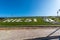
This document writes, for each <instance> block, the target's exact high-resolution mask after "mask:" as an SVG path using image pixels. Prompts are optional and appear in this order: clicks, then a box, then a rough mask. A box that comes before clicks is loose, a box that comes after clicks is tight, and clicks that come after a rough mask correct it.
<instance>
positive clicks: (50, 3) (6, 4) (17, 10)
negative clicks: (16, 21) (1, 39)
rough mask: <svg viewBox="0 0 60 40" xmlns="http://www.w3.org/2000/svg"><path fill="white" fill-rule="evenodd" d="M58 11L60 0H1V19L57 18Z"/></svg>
mask: <svg viewBox="0 0 60 40" xmlns="http://www.w3.org/2000/svg"><path fill="white" fill-rule="evenodd" d="M58 9H60V0H0V17H11V16H12V17H20V16H56V12H57V10H58ZM59 15H60V14H59Z"/></svg>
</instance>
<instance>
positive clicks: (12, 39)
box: [0, 27, 60, 40]
mask: <svg viewBox="0 0 60 40" xmlns="http://www.w3.org/2000/svg"><path fill="white" fill-rule="evenodd" d="M57 28H58V27H55V28H53V27H47V28H45V27H43V28H42V27H41V28H37V29H18V30H0V40H24V39H30V38H38V37H46V36H47V35H49V34H50V33H52V32H53V31H55V30H56V29H57ZM56 35H57V36H58V35H60V30H58V31H57V32H56V33H54V34H53V35H51V36H56Z"/></svg>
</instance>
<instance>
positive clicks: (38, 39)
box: [26, 36, 60, 40]
mask: <svg viewBox="0 0 60 40" xmlns="http://www.w3.org/2000/svg"><path fill="white" fill-rule="evenodd" d="M52 39H53V40H56V39H57V40H60V36H50V37H40V38H33V39H26V40H52Z"/></svg>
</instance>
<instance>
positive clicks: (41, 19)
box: [0, 17, 60, 26]
mask: <svg viewBox="0 0 60 40" xmlns="http://www.w3.org/2000/svg"><path fill="white" fill-rule="evenodd" d="M26 18H28V19H29V18H30V19H33V18H35V19H37V22H33V21H32V22H5V23H4V22H2V21H4V20H6V19H11V18H5V19H2V20H0V26H21V25H23V26H24V25H60V24H53V23H49V22H45V21H44V20H43V19H44V18H43V17H18V18H17V17H13V18H12V19H23V20H25V19H26ZM49 18H51V19H53V20H56V19H57V18H53V17H49ZM57 21H58V22H60V17H58V20H57Z"/></svg>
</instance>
